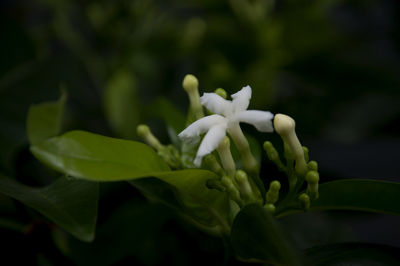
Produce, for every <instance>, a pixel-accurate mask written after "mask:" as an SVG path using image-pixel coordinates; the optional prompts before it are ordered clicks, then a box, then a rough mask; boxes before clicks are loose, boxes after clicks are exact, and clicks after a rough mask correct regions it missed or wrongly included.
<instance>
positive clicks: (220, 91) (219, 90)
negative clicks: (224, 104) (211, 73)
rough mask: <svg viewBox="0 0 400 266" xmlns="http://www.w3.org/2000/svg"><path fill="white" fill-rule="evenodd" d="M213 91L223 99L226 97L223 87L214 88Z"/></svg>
mask: <svg viewBox="0 0 400 266" xmlns="http://www.w3.org/2000/svg"><path fill="white" fill-rule="evenodd" d="M214 93H216V94H218V95H219V96H221V97H222V98H224V99H226V98H227V97H228V94H227V93H226V91H225V90H224V89H223V88H218V89H216V90H215V91H214Z"/></svg>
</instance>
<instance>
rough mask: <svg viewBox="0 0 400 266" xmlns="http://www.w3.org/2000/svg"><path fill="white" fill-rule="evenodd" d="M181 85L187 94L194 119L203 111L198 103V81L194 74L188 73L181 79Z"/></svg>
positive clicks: (198, 117)
mask: <svg viewBox="0 0 400 266" xmlns="http://www.w3.org/2000/svg"><path fill="white" fill-rule="evenodd" d="M182 86H183V88H184V89H185V91H186V92H187V94H188V96H189V101H190V109H191V111H192V113H193V115H194V118H195V119H194V120H198V119H200V118H202V117H203V116H204V113H203V107H202V106H201V103H200V95H199V81H198V80H197V78H196V77H195V76H193V75H191V74H188V75H186V76H185V78H184V79H183V83H182Z"/></svg>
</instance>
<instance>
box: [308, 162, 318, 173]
mask: <svg viewBox="0 0 400 266" xmlns="http://www.w3.org/2000/svg"><path fill="white" fill-rule="evenodd" d="M307 167H308V169H309V170H313V171H318V163H317V162H316V161H309V162H308V164H307Z"/></svg>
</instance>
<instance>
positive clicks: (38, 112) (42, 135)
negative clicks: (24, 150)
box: [26, 92, 67, 144]
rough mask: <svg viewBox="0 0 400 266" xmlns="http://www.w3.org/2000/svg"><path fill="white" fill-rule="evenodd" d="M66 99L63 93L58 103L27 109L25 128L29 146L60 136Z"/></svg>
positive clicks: (37, 105)
mask: <svg viewBox="0 0 400 266" xmlns="http://www.w3.org/2000/svg"><path fill="white" fill-rule="evenodd" d="M66 98H67V95H66V93H65V92H63V93H62V95H61V97H60V99H59V100H58V101H54V102H45V103H40V104H36V105H32V106H31V107H30V108H29V111H28V118H27V124H26V127H27V134H28V139H29V141H30V143H31V144H37V143H40V142H41V141H44V140H46V139H48V138H51V137H55V136H57V135H59V134H60V130H61V125H62V124H61V122H62V116H63V111H64V105H65V101H66Z"/></svg>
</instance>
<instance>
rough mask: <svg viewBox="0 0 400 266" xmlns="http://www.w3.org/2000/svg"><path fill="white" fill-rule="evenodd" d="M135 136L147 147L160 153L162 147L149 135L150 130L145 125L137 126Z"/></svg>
mask: <svg viewBox="0 0 400 266" xmlns="http://www.w3.org/2000/svg"><path fill="white" fill-rule="evenodd" d="M136 131H137V135H138V136H139V137H140V138H141V139H143V140H144V141H145V142H146V143H147V144H148V145H150V146H151V147H153V148H154V149H156V150H157V151H160V150H161V149H162V148H163V147H164V146H163V145H162V144H161V143H160V141H159V140H158V139H157V138H156V137H155V136H154V135H153V134H152V133H151V131H150V128H149V127H148V126H147V125H143V124H141V125H138V127H137V128H136Z"/></svg>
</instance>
